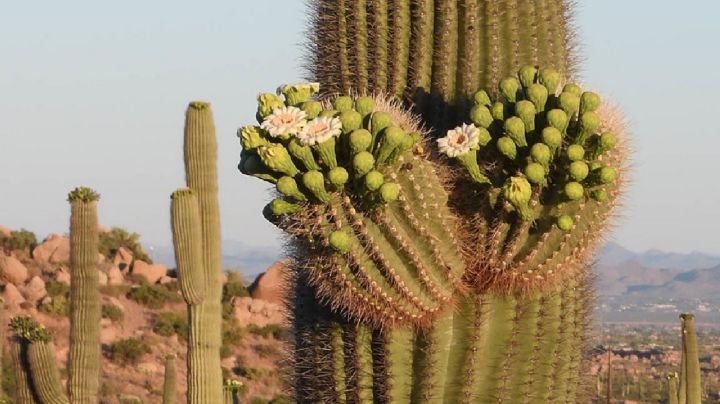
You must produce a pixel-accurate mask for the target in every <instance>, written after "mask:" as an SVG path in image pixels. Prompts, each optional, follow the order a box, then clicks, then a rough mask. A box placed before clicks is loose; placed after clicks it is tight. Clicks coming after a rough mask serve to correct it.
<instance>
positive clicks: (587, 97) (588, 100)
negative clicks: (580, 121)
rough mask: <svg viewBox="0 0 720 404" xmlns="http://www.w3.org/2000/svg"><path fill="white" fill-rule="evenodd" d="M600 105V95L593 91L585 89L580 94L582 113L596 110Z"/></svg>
mask: <svg viewBox="0 0 720 404" xmlns="http://www.w3.org/2000/svg"><path fill="white" fill-rule="evenodd" d="M599 107H600V96H599V95H597V94H596V93H593V92H592V91H585V92H584V93H582V95H581V96H580V113H581V114H584V113H586V112H594V111H596V110H597V109H598V108H599Z"/></svg>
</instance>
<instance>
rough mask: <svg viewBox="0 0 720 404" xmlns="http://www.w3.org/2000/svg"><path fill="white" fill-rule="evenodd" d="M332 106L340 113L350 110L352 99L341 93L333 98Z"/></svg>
mask: <svg viewBox="0 0 720 404" xmlns="http://www.w3.org/2000/svg"><path fill="white" fill-rule="evenodd" d="M333 108H335V110H336V111H337V112H340V113H342V112H345V111H350V110H351V109H352V108H353V99H352V98H351V97H349V96H347V95H341V96H339V97H337V98H335V99H334V100H333Z"/></svg>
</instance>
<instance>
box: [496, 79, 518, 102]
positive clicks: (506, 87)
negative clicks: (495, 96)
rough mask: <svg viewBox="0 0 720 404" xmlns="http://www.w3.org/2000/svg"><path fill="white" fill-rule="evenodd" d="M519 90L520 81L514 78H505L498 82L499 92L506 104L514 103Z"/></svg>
mask: <svg viewBox="0 0 720 404" xmlns="http://www.w3.org/2000/svg"><path fill="white" fill-rule="evenodd" d="M519 89H520V81H518V79H516V78H515V77H507V78H504V79H502V80H501V81H500V92H501V93H502V95H503V96H505V99H506V100H508V102H515V100H516V99H517V93H518V90H519Z"/></svg>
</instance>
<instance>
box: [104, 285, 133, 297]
mask: <svg viewBox="0 0 720 404" xmlns="http://www.w3.org/2000/svg"><path fill="white" fill-rule="evenodd" d="M130 289H132V287H131V286H130V285H102V286H99V287H98V290H100V293H102V294H103V295H105V296H112V297H120V296H126V295H127V294H128V292H130Z"/></svg>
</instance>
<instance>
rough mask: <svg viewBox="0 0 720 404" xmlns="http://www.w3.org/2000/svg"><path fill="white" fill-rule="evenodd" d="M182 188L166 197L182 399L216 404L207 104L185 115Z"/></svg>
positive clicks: (212, 177) (212, 156)
mask: <svg viewBox="0 0 720 404" xmlns="http://www.w3.org/2000/svg"><path fill="white" fill-rule="evenodd" d="M185 117H186V119H185V146H184V148H185V180H186V183H187V188H183V189H179V190H177V191H176V192H174V193H173V194H172V197H171V217H172V233H173V245H174V247H175V260H176V262H177V269H178V281H179V284H180V290H181V292H182V295H183V298H184V299H185V301H186V303H187V305H188V317H189V335H188V359H187V368H188V372H187V375H188V376H187V378H188V379H187V385H188V392H187V400H188V403H190V404H204V403H220V402H222V399H223V390H222V389H223V379H222V368H221V364H220V346H221V343H222V340H221V327H222V308H221V304H220V300H221V297H222V281H221V270H222V268H221V261H220V212H219V211H220V208H219V204H218V197H217V192H218V187H217V167H216V165H217V140H216V138H215V124H214V122H213V117H212V110H211V109H210V104H208V103H205V102H198V101H195V102H191V103H190V105H189V106H188V109H187V113H186V115H185Z"/></svg>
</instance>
